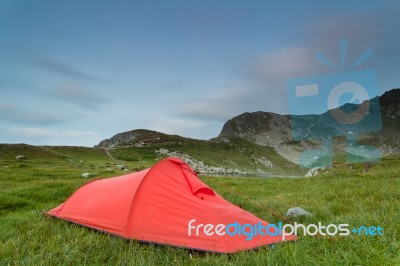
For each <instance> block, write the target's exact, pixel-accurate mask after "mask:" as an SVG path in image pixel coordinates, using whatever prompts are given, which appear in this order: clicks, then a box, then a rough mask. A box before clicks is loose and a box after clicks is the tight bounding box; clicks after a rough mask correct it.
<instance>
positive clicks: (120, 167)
mask: <svg viewBox="0 0 400 266" xmlns="http://www.w3.org/2000/svg"><path fill="white" fill-rule="evenodd" d="M116 167H117V168H118V169H119V170H127V169H128V168H127V167H126V166H125V165H123V164H117V165H116Z"/></svg>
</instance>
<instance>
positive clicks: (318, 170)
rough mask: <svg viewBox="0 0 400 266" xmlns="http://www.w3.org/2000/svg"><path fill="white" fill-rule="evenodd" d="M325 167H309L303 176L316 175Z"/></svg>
mask: <svg viewBox="0 0 400 266" xmlns="http://www.w3.org/2000/svg"><path fill="white" fill-rule="evenodd" d="M324 169H325V168H324V167H314V168H311V169H310V170H309V171H308V173H307V174H306V175H305V177H310V176H316V175H318V174H319V173H320V172H322V171H323V170H324Z"/></svg>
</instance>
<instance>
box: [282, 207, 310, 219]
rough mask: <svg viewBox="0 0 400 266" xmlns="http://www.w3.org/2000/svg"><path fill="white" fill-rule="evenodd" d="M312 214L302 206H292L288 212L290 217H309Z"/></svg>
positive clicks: (287, 214) (287, 215)
mask: <svg viewBox="0 0 400 266" xmlns="http://www.w3.org/2000/svg"><path fill="white" fill-rule="evenodd" d="M308 216H312V214H311V213H310V212H308V211H306V210H305V209H303V208H301V207H292V208H290V209H289V210H288V211H287V212H286V217H288V218H299V217H308Z"/></svg>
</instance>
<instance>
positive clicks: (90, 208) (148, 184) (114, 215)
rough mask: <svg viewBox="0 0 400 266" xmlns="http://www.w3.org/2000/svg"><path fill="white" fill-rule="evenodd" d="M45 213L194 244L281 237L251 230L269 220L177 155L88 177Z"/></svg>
mask: <svg viewBox="0 0 400 266" xmlns="http://www.w3.org/2000/svg"><path fill="white" fill-rule="evenodd" d="M48 214H49V215H51V216H54V217H57V218H60V219H64V220H67V221H71V222H74V223H77V224H80V225H83V226H87V227H90V228H94V229H97V230H101V231H105V232H108V233H111V234H115V235H118V236H121V237H123V238H127V239H137V240H140V241H145V242H153V243H160V244H168V245H174V246H180V247H186V248H190V249H197V250H207V251H215V252H224V253H233V252H237V251H240V250H246V249H251V248H255V247H258V246H263V245H268V244H272V243H277V242H281V241H282V237H281V236H280V235H277V236H269V235H264V236H263V235H261V234H257V235H254V232H255V231H254V229H256V228H255V227H254V228H250V225H253V226H259V225H263V226H267V225H268V223H267V222H265V221H263V220H261V219H259V218H257V217H256V216H254V215H253V214H251V213H249V212H247V211H245V210H243V209H241V208H239V207H238V206H236V205H233V204H231V203H229V202H228V201H226V200H225V199H223V198H222V197H221V196H220V195H218V194H217V193H216V192H215V191H213V190H212V189H211V188H209V187H208V186H207V185H206V184H204V183H203V182H202V181H201V180H200V179H199V178H198V177H197V175H196V173H195V172H194V171H193V170H192V169H191V168H190V167H189V166H188V165H187V164H186V163H185V162H183V161H182V160H180V159H177V158H168V159H164V160H162V161H160V162H158V163H157V164H156V165H154V166H153V167H152V168H150V169H147V170H143V171H140V172H136V173H131V174H127V175H123V176H118V177H114V178H107V179H101V180H95V181H92V182H89V183H87V184H86V185H84V186H82V187H81V188H79V189H78V190H77V191H76V192H75V193H74V194H72V196H71V197H70V198H69V199H67V200H66V201H65V202H64V203H62V204H61V205H60V206H58V207H56V208H54V209H52V210H50V211H48ZM245 224H247V226H244V227H247V228H240V226H243V225H245ZM229 225H230V226H229ZM228 229H229V230H228ZM241 229H243V231H241ZM272 229H273V228H272ZM269 231H270V232H272V231H274V230H269ZM275 231H276V230H275ZM235 232H236V234H235ZM250 232H253V233H252V237H250ZM264 232H265V227H264ZM293 239H295V236H292V235H290V236H287V237H286V240H293Z"/></svg>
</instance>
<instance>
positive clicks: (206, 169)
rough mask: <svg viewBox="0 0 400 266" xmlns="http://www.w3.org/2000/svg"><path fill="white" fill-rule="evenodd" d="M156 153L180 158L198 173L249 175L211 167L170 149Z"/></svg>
mask: <svg viewBox="0 0 400 266" xmlns="http://www.w3.org/2000/svg"><path fill="white" fill-rule="evenodd" d="M155 152H156V153H158V154H160V155H166V156H169V157H177V158H180V159H181V160H183V161H185V162H186V163H187V164H188V165H189V166H190V167H192V168H193V170H194V171H195V172H197V173H202V174H218V175H225V174H237V175H247V174H249V173H247V172H245V171H242V170H239V169H226V168H225V167H222V166H209V165H206V164H205V163H204V162H203V161H198V160H196V159H194V158H193V157H191V156H189V155H187V154H185V153H180V152H178V151H172V152H171V151H169V150H168V149H165V148H160V149H158V150H155Z"/></svg>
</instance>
